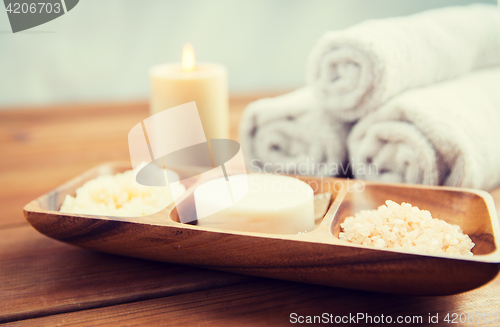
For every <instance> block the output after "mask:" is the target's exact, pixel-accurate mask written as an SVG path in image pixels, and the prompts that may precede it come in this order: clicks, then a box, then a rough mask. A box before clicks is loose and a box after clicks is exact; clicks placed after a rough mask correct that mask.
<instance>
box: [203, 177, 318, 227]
mask: <svg viewBox="0 0 500 327" xmlns="http://www.w3.org/2000/svg"><path fill="white" fill-rule="evenodd" d="M228 184H229V185H228ZM246 187H247V188H248V189H246ZM245 191H246V193H245ZM194 200H195V207H196V213H197V216H198V226H201V227H212V228H219V229H227V230H233V231H248V232H259V233H271V234H297V233H301V232H308V231H311V230H313V229H314V227H315V225H314V192H313V190H312V188H311V186H309V185H308V184H307V183H305V182H303V181H301V180H299V179H296V178H293V177H288V176H280V175H271V174H248V175H247V174H243V175H234V176H229V182H228V181H226V180H225V178H218V179H214V180H211V181H208V182H205V183H203V184H202V185H200V186H198V187H197V188H196V189H195V191H194ZM224 208H225V209H224ZM219 210H220V211H219ZM214 212H215V213H214Z"/></svg>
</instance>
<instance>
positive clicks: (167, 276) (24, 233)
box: [0, 96, 500, 326]
mask: <svg viewBox="0 0 500 327" xmlns="http://www.w3.org/2000/svg"><path fill="white" fill-rule="evenodd" d="M256 98H257V97H255V96H237V97H233V98H232V99H231V127H232V130H231V134H232V137H233V138H235V139H237V127H238V122H239V119H240V117H241V113H242V111H243V109H244V107H245V106H246V104H248V103H249V102H250V101H252V100H254V99H256ZM147 116H148V110H147V104H146V103H139V102H138V103H125V104H100V105H72V106H59V107H47V108H36V109H23V110H3V111H0V156H1V160H0V186H1V187H0V304H1V305H0V323H6V325H8V326H10V325H16V326H24V325H29V326H52V325H83V326H89V325H106V326H110V325H118V326H127V325H163V326H165V325H168V326H171V325H188V326H196V325H223V326H240V325H250V326H266V325H288V324H290V319H291V318H290V315H291V314H292V313H296V314H297V317H298V316H308V315H311V316H312V315H321V314H323V313H327V314H331V315H333V316H332V317H335V316H336V315H337V316H349V314H351V315H356V314H357V313H363V314H365V315H370V316H372V317H375V316H379V317H380V316H381V315H384V317H387V316H391V317H392V318H393V319H394V320H396V319H397V317H398V316H401V317H406V316H409V317H410V318H406V319H413V318H412V317H413V316H422V323H418V324H416V325H418V326H426V325H433V326H436V325H438V324H431V323H429V321H428V317H429V314H430V315H431V316H435V315H436V314H439V322H440V324H439V325H448V324H447V323H445V322H444V321H443V319H444V318H445V316H446V314H447V313H450V314H453V313H456V314H458V315H460V314H462V313H464V314H475V316H474V319H475V320H474V321H475V323H471V324H470V325H474V326H475V325H482V324H484V323H483V320H481V323H478V319H479V317H480V316H479V314H480V313H490V314H494V313H496V314H498V315H500V277H497V278H496V279H495V280H494V281H493V282H491V283H490V284H488V285H486V286H483V287H481V288H479V289H476V290H473V291H470V292H467V293H463V294H458V295H453V296H446V297H418V296H405V295H390V294H380V293H369V292H361V291H352V290H345V289H339V288H330V287H322V286H315V285H307V284H300V283H292V282H285V281H278V280H270V279H263V278H256V277H248V276H242V275H236V274H229V273H222V272H217V271H209V270H203V269H198V268H192V267H186V266H180V265H173V264H168V263H158V262H152V261H146V260H138V259H131V258H126V257H119V256H113V255H108V254H102V253H97V252H92V251H88V250H83V249H79V248H76V247H73V246H70V245H67V244H64V243H60V242H58V241H55V240H52V239H49V238H47V237H45V236H43V235H41V234H39V233H38V232H37V231H35V230H34V229H33V228H31V227H30V225H29V224H28V223H27V222H26V221H25V219H24V217H23V213H22V208H23V206H24V205H25V204H26V203H28V202H29V201H31V200H33V199H35V198H36V197H38V196H40V195H41V194H43V193H45V192H47V191H49V190H51V189H53V188H55V187H56V186H58V185H60V184H62V183H63V182H65V181H67V180H68V179H70V178H72V177H74V176H76V175H78V174H80V173H82V172H83V171H85V170H87V169H89V168H91V167H93V166H95V165H98V164H101V163H103V162H105V161H111V160H129V154H128V145H127V135H128V131H129V130H130V129H131V128H132V127H133V126H134V125H135V124H137V123H138V122H140V121H141V120H142V119H144V118H146V117H147ZM493 194H494V197H495V200H498V199H500V190H497V191H494V192H493ZM450 317H452V316H450ZM344 319H345V318H344ZM415 319H416V318H415ZM462 319H463V318H462ZM292 320H293V319H292ZM499 320H500V318H499ZM457 321H458V320H457ZM350 322H351V325H355V324H354V323H352V322H353V321H352V320H350ZM365 322H366V320H361V321H360V325H363V323H365ZM368 322H369V320H368ZM364 325H371V324H370V323H366V324H364ZM408 325H411V324H408ZM455 325H456V324H455ZM486 325H488V326H500V321H499V322H498V323H496V324H495V323H489V324H486Z"/></svg>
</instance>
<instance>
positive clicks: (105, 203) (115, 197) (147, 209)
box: [59, 170, 186, 217]
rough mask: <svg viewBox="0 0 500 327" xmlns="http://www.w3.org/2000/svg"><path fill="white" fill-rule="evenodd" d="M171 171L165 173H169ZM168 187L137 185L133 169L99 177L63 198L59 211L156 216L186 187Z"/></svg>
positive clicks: (179, 184)
mask: <svg viewBox="0 0 500 327" xmlns="http://www.w3.org/2000/svg"><path fill="white" fill-rule="evenodd" d="M170 173H173V174H175V173H174V172H170V171H168V174H170ZM169 186H170V187H165V186H144V185H141V184H139V183H137V182H136V180H135V177H134V172H133V170H128V171H126V172H124V173H122V174H116V175H109V176H100V177H97V178H96V179H93V180H90V181H88V182H86V183H85V184H84V185H83V186H82V187H80V188H79V189H77V190H76V197H73V196H71V195H66V198H65V199H64V203H63V205H62V206H61V209H60V210H59V211H60V212H65V213H75V214H90V215H107V216H121V217H138V216H146V215H150V214H153V213H156V212H158V211H160V210H162V209H163V208H165V207H167V206H168V205H169V204H171V203H172V202H173V201H174V199H177V198H179V197H180V196H181V195H182V194H184V192H185V191H186V188H185V187H184V185H182V184H181V183H172V184H170V185H169Z"/></svg>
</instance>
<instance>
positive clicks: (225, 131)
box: [150, 44, 229, 140]
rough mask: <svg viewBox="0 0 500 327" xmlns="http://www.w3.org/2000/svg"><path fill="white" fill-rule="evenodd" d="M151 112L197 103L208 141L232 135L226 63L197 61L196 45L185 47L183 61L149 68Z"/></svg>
mask: <svg viewBox="0 0 500 327" xmlns="http://www.w3.org/2000/svg"><path fill="white" fill-rule="evenodd" d="M150 79H151V103H150V112H151V115H153V114H156V113H158V112H160V111H163V110H166V109H169V108H172V107H175V106H178V105H181V104H184V103H187V102H191V101H195V102H196V106H197V108H198V113H199V115H200V118H201V122H202V125H203V130H204V131H205V136H206V138H207V140H210V139H221V138H222V139H227V138H229V109H228V88H227V71H226V68H225V67H224V66H223V65H219V64H213V63H201V64H197V63H196V60H195V55H194V51H193V47H192V46H191V45H190V44H186V45H185V46H184V49H183V52H182V62H181V63H169V64H163V65H158V66H155V67H153V68H151V70H150Z"/></svg>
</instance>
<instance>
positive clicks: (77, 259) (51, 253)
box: [0, 226, 251, 323]
mask: <svg viewBox="0 0 500 327" xmlns="http://www.w3.org/2000/svg"><path fill="white" fill-rule="evenodd" d="M249 280H251V278H250V277H246V276H242V275H234V274H229V273H220V272H214V271H209V270H202V269H194V268H189V267H185V266H179V265H174V264H165V263H158V262H153V261H146V260H138V259H130V258H125V257H120V256H113V255H108V254H102V253H97V252H93V251H88V250H83V249H79V248H76V247H73V246H69V245H66V244H64V243H60V242H57V241H54V240H52V239H49V238H47V237H45V236H43V235H41V234H39V233H38V232H36V231H35V230H33V228H31V226H23V227H18V228H10V229H3V230H0V290H1V291H0V303H2V305H1V306H0V323H1V322H5V321H13V320H18V319H26V318H30V317H38V316H45V315H50V314H55V313H61V312H69V311H76V310H82V309H87V308H95V307H101V306H108V305H113V304H118V303H126V302H132V301H139V300H144V299H151V298H157V297H164V296H169V295H172V294H179V293H186V292H192V291H198V290H202V289H213V288H217V287H221V286H227V285H234V284H238V283H243V282H247V281H249Z"/></svg>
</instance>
